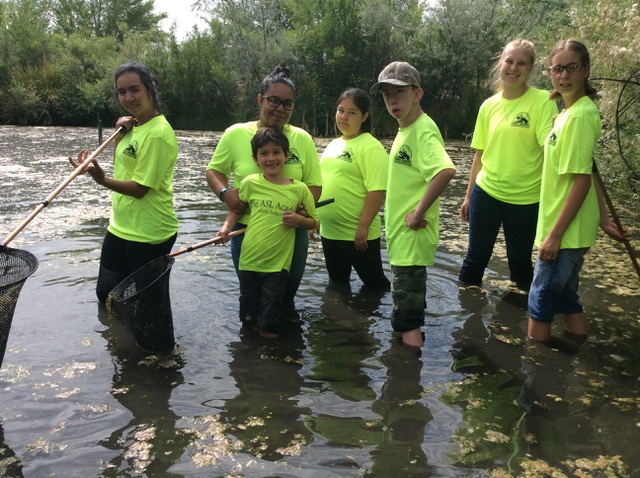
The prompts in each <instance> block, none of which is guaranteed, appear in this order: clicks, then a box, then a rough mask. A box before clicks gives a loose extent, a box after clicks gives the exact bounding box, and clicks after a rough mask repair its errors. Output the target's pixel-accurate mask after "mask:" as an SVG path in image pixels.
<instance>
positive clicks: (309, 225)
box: [298, 214, 318, 230]
mask: <svg viewBox="0 0 640 478" xmlns="http://www.w3.org/2000/svg"><path fill="white" fill-rule="evenodd" d="M298 216H300V218H301V219H300V223H299V224H298V227H302V228H304V229H307V230H311V229H315V228H316V227H318V222H317V221H316V220H315V219H314V218H312V217H311V216H309V217H306V216H302V215H300V214H298Z"/></svg>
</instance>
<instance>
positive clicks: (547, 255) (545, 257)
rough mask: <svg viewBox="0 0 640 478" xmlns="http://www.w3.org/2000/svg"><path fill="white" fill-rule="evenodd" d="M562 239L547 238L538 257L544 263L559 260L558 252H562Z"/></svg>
mask: <svg viewBox="0 0 640 478" xmlns="http://www.w3.org/2000/svg"><path fill="white" fill-rule="evenodd" d="M560 239H561V238H555V237H551V235H549V236H547V237H546V238H545V240H544V241H542V244H541V245H540V249H539V250H538V256H540V260H542V261H555V260H556V259H557V258H558V252H559V251H560Z"/></svg>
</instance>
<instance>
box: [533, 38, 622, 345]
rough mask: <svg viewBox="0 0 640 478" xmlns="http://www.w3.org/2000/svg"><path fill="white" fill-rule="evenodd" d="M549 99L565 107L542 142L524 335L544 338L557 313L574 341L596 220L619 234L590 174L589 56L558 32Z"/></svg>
mask: <svg viewBox="0 0 640 478" xmlns="http://www.w3.org/2000/svg"><path fill="white" fill-rule="evenodd" d="M549 63H550V65H551V66H550V67H549V68H548V69H547V72H548V74H549V77H550V78H551V83H552V84H553V89H554V90H553V92H552V93H551V98H552V99H562V101H563V103H564V109H563V110H562V112H561V113H560V114H559V115H558V116H557V118H556V119H555V123H554V125H553V129H552V130H551V132H550V133H549V135H548V136H547V139H546V141H545V144H544V166H543V169H542V186H541V191H540V212H539V215H538V225H537V229H536V239H535V244H536V246H538V247H539V251H538V258H537V261H536V265H535V270H534V276H533V283H532V284H531V290H530V292H529V304H528V309H529V324H528V335H529V337H530V338H531V339H533V340H536V341H540V342H546V341H548V340H549V339H550V336H551V322H552V321H553V317H554V315H555V314H557V313H560V314H564V316H565V334H566V335H567V336H569V337H571V338H573V339H575V340H576V341H578V342H582V341H584V339H585V338H586V336H587V318H586V315H585V313H584V309H583V307H582V304H581V303H580V297H579V295H578V283H579V274H580V270H581V268H582V264H583V263H584V256H585V254H586V253H587V251H588V250H589V248H590V247H592V246H593V245H594V244H595V242H596V233H597V232H598V225H600V227H601V228H602V229H603V230H604V231H605V232H606V233H607V234H609V235H610V236H611V237H613V238H614V239H617V240H623V238H624V237H625V236H624V232H623V231H621V230H620V229H619V228H618V227H617V226H616V225H615V224H614V223H613V222H612V221H611V220H610V219H609V216H608V215H607V211H606V208H605V205H604V201H603V200H602V193H601V191H600V190H598V189H597V183H596V185H594V181H593V180H592V176H591V174H592V168H593V151H594V148H595V145H596V141H597V140H598V138H599V136H600V130H601V128H602V124H601V121H600V112H599V111H598V107H597V106H596V105H595V103H594V102H593V101H592V99H591V97H595V95H596V90H595V89H594V88H593V87H592V86H591V85H590V84H589V75H590V73H591V61H590V58H589V52H588V50H587V48H586V46H585V45H584V44H583V43H581V42H579V41H577V40H572V39H569V40H562V41H560V42H558V43H557V44H556V46H555V47H554V48H553V50H552V51H551V53H550V54H549Z"/></svg>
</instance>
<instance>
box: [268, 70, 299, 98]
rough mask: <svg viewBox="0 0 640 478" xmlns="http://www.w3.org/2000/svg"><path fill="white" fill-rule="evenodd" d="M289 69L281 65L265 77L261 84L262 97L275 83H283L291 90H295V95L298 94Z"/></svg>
mask: <svg viewBox="0 0 640 478" xmlns="http://www.w3.org/2000/svg"><path fill="white" fill-rule="evenodd" d="M289 76H290V72H289V68H287V67H286V65H285V64H284V63H280V64H279V65H278V66H276V68H275V69H274V70H273V71H272V72H271V73H269V74H268V75H267V76H265V77H264V78H263V79H262V82H261V83H260V90H259V92H260V95H262V96H264V94H265V93H266V92H267V90H268V89H269V87H270V86H271V85H273V84H275V83H282V84H283V85H287V86H288V87H289V88H291V89H292V90H293V94H294V95H295V93H296V85H294V84H293V81H291V78H290V77H289Z"/></svg>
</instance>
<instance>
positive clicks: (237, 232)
mask: <svg viewBox="0 0 640 478" xmlns="http://www.w3.org/2000/svg"><path fill="white" fill-rule="evenodd" d="M332 202H335V199H334V198H327V199H325V200H323V201H318V202H317V203H316V207H322V206H326V205H327V204H331V203H332ZM246 230H247V228H246V227H243V228H242V229H237V230H235V231H231V232H230V233H229V237H233V236H239V235H240V234H244V233H245V232H246ZM221 240H222V238H221V237H220V236H216V237H214V238H212V239H208V240H206V241H203V242H199V243H198V244H194V245H193V246H188V247H183V248H182V249H179V250H177V251H175V252H172V253H171V254H169V257H176V256H179V255H180V254H184V253H185V252H191V251H195V250H196V249H200V248H201V247H205V246H208V245H211V244H217V243H218V242H220V241H221Z"/></svg>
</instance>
